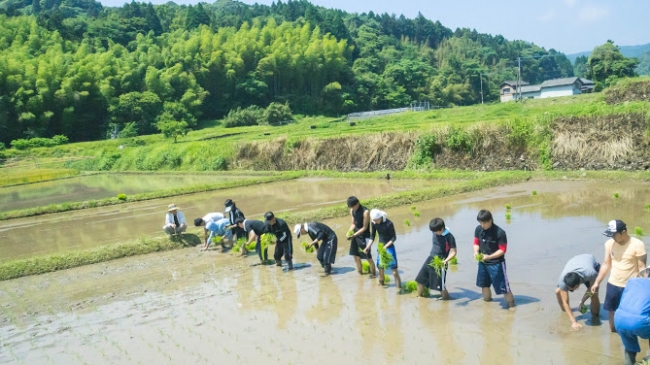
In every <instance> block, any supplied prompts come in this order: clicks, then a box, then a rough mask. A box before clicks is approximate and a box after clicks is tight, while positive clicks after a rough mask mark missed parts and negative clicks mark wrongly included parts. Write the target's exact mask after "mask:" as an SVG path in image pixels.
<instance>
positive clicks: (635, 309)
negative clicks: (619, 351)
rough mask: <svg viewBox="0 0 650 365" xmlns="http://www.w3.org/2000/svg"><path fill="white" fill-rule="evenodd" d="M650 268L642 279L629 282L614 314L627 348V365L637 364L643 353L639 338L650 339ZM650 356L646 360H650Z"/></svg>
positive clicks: (633, 279) (643, 272) (643, 274)
mask: <svg viewBox="0 0 650 365" xmlns="http://www.w3.org/2000/svg"><path fill="white" fill-rule="evenodd" d="M649 272H650V267H649V268H648V269H646V270H644V271H642V272H641V274H640V276H641V277H640V278H632V279H630V280H628V282H627V285H626V286H625V289H624V290H623V295H622V296H621V302H620V304H619V306H618V309H616V312H615V314H614V324H615V325H616V330H617V332H618V335H619V336H621V341H623V346H624V347H625V365H633V364H635V363H636V355H637V354H638V353H639V352H641V347H639V337H641V338H643V339H650V280H648V279H647V278H648V273H649ZM649 343H650V341H649ZM649 358H650V356H648V357H646V358H645V359H644V360H648V359H649Z"/></svg>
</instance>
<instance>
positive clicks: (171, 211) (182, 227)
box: [163, 204, 187, 236]
mask: <svg viewBox="0 0 650 365" xmlns="http://www.w3.org/2000/svg"><path fill="white" fill-rule="evenodd" d="M163 230H164V231H165V233H167V234H168V235H170V236H172V235H180V234H181V233H183V232H185V231H186V230H187V223H185V215H184V214H183V212H181V211H180V210H178V207H177V206H176V204H169V206H167V214H166V215H165V225H164V226H163Z"/></svg>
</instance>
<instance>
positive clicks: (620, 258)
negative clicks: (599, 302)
mask: <svg viewBox="0 0 650 365" xmlns="http://www.w3.org/2000/svg"><path fill="white" fill-rule="evenodd" d="M603 235H605V236H607V237H611V238H610V239H609V240H607V242H605V258H604V259H603V264H602V265H601V267H600V271H599V272H598V278H596V282H595V283H594V284H593V286H592V287H591V292H592V293H594V294H595V293H597V292H598V287H599V286H600V283H601V282H602V281H603V279H605V276H606V275H607V274H608V273H609V272H610V270H611V272H612V273H611V275H609V280H607V291H606V292H605V305H604V306H603V307H604V308H605V310H606V311H609V328H610V330H611V331H612V332H616V326H615V324H614V313H615V312H616V309H618V305H619V304H620V302H621V296H622V295H623V290H624V289H625V285H626V284H627V281H628V280H629V279H631V278H636V277H638V276H639V272H641V271H643V270H645V265H646V259H647V254H646V250H645V245H644V243H643V241H641V240H639V239H636V238H634V237H630V235H629V234H627V225H626V224H625V222H623V221H621V220H618V219H617V220H613V221H610V222H609V224H608V225H607V229H606V230H605V232H603Z"/></svg>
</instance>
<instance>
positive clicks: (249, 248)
mask: <svg viewBox="0 0 650 365" xmlns="http://www.w3.org/2000/svg"><path fill="white" fill-rule="evenodd" d="M244 239H245V238H244ZM244 242H247V241H244ZM256 248H257V241H253V242H251V243H249V244H248V245H246V250H247V251H255V249H256Z"/></svg>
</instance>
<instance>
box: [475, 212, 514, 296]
mask: <svg viewBox="0 0 650 365" xmlns="http://www.w3.org/2000/svg"><path fill="white" fill-rule="evenodd" d="M476 220H477V221H478V223H479V225H478V226H477V227H476V229H475V230H474V256H475V257H476V256H477V255H479V254H481V255H483V258H482V260H481V261H479V263H478V273H477V274H476V286H478V287H480V288H481V290H482V291H483V300H485V301H486V302H490V301H492V292H491V291H490V286H492V287H493V288H494V292H495V294H497V295H500V294H503V297H504V298H505V299H506V302H507V303H508V307H509V308H513V307H514V306H515V297H514V295H513V294H512V291H510V282H509V281H508V273H507V272H506V257H505V254H506V249H507V248H508V239H507V237H506V232H505V231H504V230H503V229H501V228H500V227H499V226H497V225H496V224H494V221H493V219H492V213H490V211H489V210H485V209H483V210H481V211H479V212H478V215H477V216H476Z"/></svg>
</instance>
